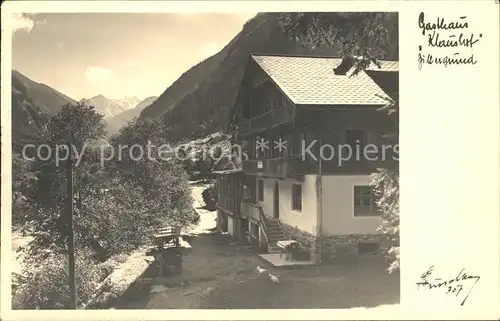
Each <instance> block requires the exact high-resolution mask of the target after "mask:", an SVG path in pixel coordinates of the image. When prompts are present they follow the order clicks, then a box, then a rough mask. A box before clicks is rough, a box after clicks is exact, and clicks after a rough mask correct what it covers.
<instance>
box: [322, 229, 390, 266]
mask: <svg viewBox="0 0 500 321" xmlns="http://www.w3.org/2000/svg"><path fill="white" fill-rule="evenodd" d="M359 243H375V244H377V245H378V249H377V251H376V252H375V253H374V254H375V255H383V254H385V253H386V252H387V250H388V249H389V248H390V247H391V246H392V245H393V244H395V243H396V242H395V241H392V240H390V239H389V238H388V237H386V236H385V235H380V234H368V235H366V234H365V235H358V234H350V235H349V234H348V235H325V236H323V242H322V249H321V257H322V262H324V263H328V262H331V261H333V260H335V259H341V258H345V257H354V256H357V255H358V254H359V253H358V244H359Z"/></svg>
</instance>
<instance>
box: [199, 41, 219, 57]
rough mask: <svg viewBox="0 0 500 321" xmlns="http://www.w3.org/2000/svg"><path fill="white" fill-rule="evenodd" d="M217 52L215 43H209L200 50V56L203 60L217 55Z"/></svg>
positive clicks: (217, 47) (217, 46)
mask: <svg viewBox="0 0 500 321" xmlns="http://www.w3.org/2000/svg"><path fill="white" fill-rule="evenodd" d="M219 50H220V48H219V45H218V44H217V43H216V42H214V41H211V42H208V43H206V44H204V45H203V47H202V48H201V55H202V57H203V58H208V57H210V56H213V55H215V54H216V53H218V52H219Z"/></svg>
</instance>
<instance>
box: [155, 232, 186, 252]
mask: <svg viewBox="0 0 500 321" xmlns="http://www.w3.org/2000/svg"><path fill="white" fill-rule="evenodd" d="M180 236H181V229H180V228H178V227H163V228H160V229H158V233H157V234H155V235H154V236H153V243H154V244H155V245H156V246H157V247H158V248H163V247H164V246H165V245H168V244H170V243H173V244H174V245H175V246H177V247H178V246H180V241H179V238H180Z"/></svg>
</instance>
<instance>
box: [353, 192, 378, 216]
mask: <svg viewBox="0 0 500 321" xmlns="http://www.w3.org/2000/svg"><path fill="white" fill-rule="evenodd" d="M379 215H380V214H379V212H378V209H377V205H376V204H375V195H373V190H372V188H371V187H370V186H354V216H356V217H359V216H379Z"/></svg>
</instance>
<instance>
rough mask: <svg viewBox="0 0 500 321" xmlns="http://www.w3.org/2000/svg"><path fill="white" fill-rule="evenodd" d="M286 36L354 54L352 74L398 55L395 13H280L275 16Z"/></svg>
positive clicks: (341, 53)
mask: <svg viewBox="0 0 500 321" xmlns="http://www.w3.org/2000/svg"><path fill="white" fill-rule="evenodd" d="M278 19H279V21H280V24H281V26H282V29H283V32H284V33H285V35H286V36H287V37H289V38H290V39H292V40H295V41H297V42H298V43H299V44H301V45H303V46H307V47H310V48H313V49H314V48H316V47H319V46H326V47H330V48H336V49H338V50H339V53H340V56H343V57H350V56H356V57H359V58H360V59H357V60H355V61H353V63H354V74H356V73H357V72H359V71H360V70H363V69H365V68H366V67H368V65H369V64H370V62H374V63H376V61H377V59H395V58H396V57H397V56H398V16H397V13H388V12H322V13H309V12H307V13H305V12H296V13H283V14H281V15H280V17H279V18H278Z"/></svg>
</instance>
